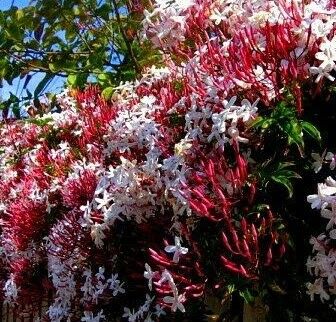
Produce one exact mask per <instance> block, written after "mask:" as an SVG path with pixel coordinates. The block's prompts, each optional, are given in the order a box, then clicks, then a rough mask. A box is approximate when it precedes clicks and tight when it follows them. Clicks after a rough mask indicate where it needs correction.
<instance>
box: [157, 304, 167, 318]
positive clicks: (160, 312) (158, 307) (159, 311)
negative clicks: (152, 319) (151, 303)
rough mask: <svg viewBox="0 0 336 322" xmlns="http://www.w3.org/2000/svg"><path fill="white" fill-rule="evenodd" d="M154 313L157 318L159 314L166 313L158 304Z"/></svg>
mask: <svg viewBox="0 0 336 322" xmlns="http://www.w3.org/2000/svg"><path fill="white" fill-rule="evenodd" d="M154 314H155V315H156V316H157V317H158V318H159V317H160V316H161V315H166V312H165V311H164V310H163V308H162V307H161V306H160V305H159V304H156V305H155V312H154Z"/></svg>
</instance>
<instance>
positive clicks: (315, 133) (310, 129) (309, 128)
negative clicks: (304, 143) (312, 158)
mask: <svg viewBox="0 0 336 322" xmlns="http://www.w3.org/2000/svg"><path fill="white" fill-rule="evenodd" d="M301 126H302V130H303V131H304V132H306V133H307V134H308V135H309V136H310V137H312V138H313V139H314V140H316V141H319V142H320V141H321V133H320V131H319V130H318V129H317V128H316V127H315V126H314V125H313V124H311V123H309V122H306V121H301Z"/></svg>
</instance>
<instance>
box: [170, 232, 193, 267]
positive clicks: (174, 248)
mask: <svg viewBox="0 0 336 322" xmlns="http://www.w3.org/2000/svg"><path fill="white" fill-rule="evenodd" d="M165 251H166V252H167V253H174V256H173V262H174V263H178V262H179V259H180V256H181V255H185V254H187V253H188V248H186V247H182V246H181V241H180V238H179V237H177V236H175V245H169V246H166V247H165Z"/></svg>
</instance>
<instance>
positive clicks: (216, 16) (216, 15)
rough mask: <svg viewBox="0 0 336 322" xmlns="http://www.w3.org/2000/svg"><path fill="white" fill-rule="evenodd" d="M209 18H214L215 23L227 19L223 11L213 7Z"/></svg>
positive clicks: (217, 23)
mask: <svg viewBox="0 0 336 322" xmlns="http://www.w3.org/2000/svg"><path fill="white" fill-rule="evenodd" d="M209 19H210V20H214V24H215V25H219V24H220V23H221V22H222V21H223V20H226V19H227V16H226V14H225V13H222V12H220V11H219V10H218V9H217V8H215V9H214V10H213V12H212V14H211V16H210V17H209Z"/></svg>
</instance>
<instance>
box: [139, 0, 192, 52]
mask: <svg viewBox="0 0 336 322" xmlns="http://www.w3.org/2000/svg"><path fill="white" fill-rule="evenodd" d="M194 5H195V2H194V1H193V0H174V1H171V0H158V1H156V3H155V8H154V10H153V11H152V12H148V11H147V10H145V12H144V14H145V19H144V21H143V26H144V29H145V30H146V36H147V38H149V39H150V40H151V42H152V43H153V44H154V45H155V46H156V47H161V48H165V49H169V48H172V47H174V46H175V45H177V44H178V43H179V42H181V41H183V40H184V39H185V37H184V34H185V31H186V29H185V28H186V20H187V19H188V17H189V12H188V9H189V8H191V7H192V6H194Z"/></svg>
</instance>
